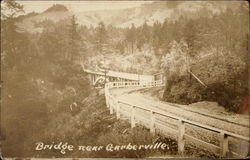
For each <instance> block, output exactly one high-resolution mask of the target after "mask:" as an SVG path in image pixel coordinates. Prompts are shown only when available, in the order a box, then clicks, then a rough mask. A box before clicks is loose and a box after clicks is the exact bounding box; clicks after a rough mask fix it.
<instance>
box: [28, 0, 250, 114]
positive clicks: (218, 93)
mask: <svg viewBox="0 0 250 160" xmlns="http://www.w3.org/2000/svg"><path fill="white" fill-rule="evenodd" d="M167 4H168V3H167ZM167 4H165V3H163V2H162V3H161V2H157V3H156V2H155V3H154V4H153V6H154V7H152V8H156V7H157V6H158V8H159V9H158V10H155V11H153V10H152V9H151V10H148V13H152V14H153V13H154V14H155V13H156V12H160V11H161V10H164V9H165V10H166V8H168V9H169V10H166V11H173V12H174V11H176V10H178V12H177V11H176V13H177V14H176V15H178V19H176V16H174V15H170V16H169V17H166V18H165V20H163V21H162V22H161V21H158V20H155V21H151V22H148V21H147V19H145V20H144V22H143V24H142V25H138V24H134V23H132V22H131V23H130V26H129V27H122V28H120V27H115V26H113V25H111V24H107V23H106V22H107V21H104V22H99V24H98V25H97V26H96V27H94V26H86V25H81V24H80V23H79V22H81V21H82V19H77V17H75V16H70V18H65V19H63V20H58V21H54V20H51V19H46V20H43V21H39V22H36V26H37V27H38V28H42V31H41V32H36V33H35V34H30V38H31V39H32V45H31V46H30V49H33V50H34V51H32V53H37V55H44V54H47V56H49V57H51V59H53V60H54V61H60V60H73V59H74V60H75V61H78V63H81V64H82V65H83V66H84V67H85V68H92V69H94V70H98V69H100V68H104V67H105V68H108V69H109V68H110V69H111V68H116V70H118V71H126V72H133V73H141V74H154V73H156V72H162V71H164V72H165V73H166V77H167V82H166V89H165V94H164V99H165V100H166V101H170V102H176V103H185V104H186V103H192V102H197V101H202V100H212V101H217V102H219V104H221V105H223V106H225V107H226V108H229V110H232V111H239V112H242V111H241V110H242V109H239V108H240V105H241V106H246V104H245V103H244V104H241V103H242V101H244V100H242V97H246V92H247V74H246V73H247V51H248V48H247V44H248V14H247V13H248V5H247V3H244V2H239V3H236V4H237V5H233V4H235V3H231V2H230V3H226V2H225V3H222V2H221V3H218V4H217V5H215V4H214V3H212V2H209V3H208V2H204V3H202V2H199V3H194V4H193V3H191V4H193V5H192V9H193V8H196V10H188V9H187V7H184V6H186V5H187V4H186V3H181V2H180V3H169V4H168V5H167ZM170 4H171V5H170ZM205 4H207V5H205ZM208 4H209V5H208ZM225 4H226V5H225ZM147 5H148V4H147ZM147 5H144V6H142V7H140V8H139V9H140V10H141V12H140V13H142V11H146V10H147ZM211 6H216V7H214V8H213V7H211ZM201 8H202V9H201ZM173 9H174V10H173ZM181 9H183V10H181ZM216 9H217V10H216ZM130 10H131V9H130ZM107 12H108V11H107ZM184 12H185V13H186V14H183V13H184ZM97 13H98V12H97ZM111 13H112V12H111ZM143 13H144V12H143ZM160 13H161V12H160ZM78 17H79V16H78ZM138 17H140V16H138ZM148 18H149V19H150V16H149V17H148ZM133 21H135V22H137V20H135V19H134V20H133ZM108 22H109V21H108ZM81 23H82V22H81ZM127 23H129V21H127ZM72 29H73V30H72ZM34 35H35V36H34ZM71 52H72V53H71ZM121 63H122V64H123V65H120V64H121ZM190 72H192V74H193V75H194V76H195V77H197V78H198V79H199V80H200V81H201V82H202V83H203V84H205V85H202V84H201V83H199V82H198V80H197V78H195V77H194V76H192V75H191V74H190ZM243 99H244V98H243ZM242 108H244V107H242ZM243 110H244V109H243Z"/></svg>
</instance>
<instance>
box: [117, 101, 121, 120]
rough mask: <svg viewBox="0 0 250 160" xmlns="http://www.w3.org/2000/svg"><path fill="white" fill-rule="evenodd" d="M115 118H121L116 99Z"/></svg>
mask: <svg viewBox="0 0 250 160" xmlns="http://www.w3.org/2000/svg"><path fill="white" fill-rule="evenodd" d="M116 105H117V106H116V119H120V118H121V114H120V105H119V101H117V103H116Z"/></svg>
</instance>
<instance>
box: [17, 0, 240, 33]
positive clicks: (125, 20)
mask: <svg viewBox="0 0 250 160" xmlns="http://www.w3.org/2000/svg"><path fill="white" fill-rule="evenodd" d="M238 4H239V3H234V2H222V1H220V2H216V3H215V2H212V1H211V2H210V1H209V2H208V1H205V2H204V1H202V2H201V1H195V2H190V1H188V2H187V1H159V2H152V3H148V4H142V5H141V6H139V7H133V8H126V9H114V10H108V9H107V10H95V11H84V12H76V13H74V12H73V11H69V10H68V8H67V7H65V6H64V5H61V4H55V5H53V6H51V7H49V8H48V9H47V10H45V11H44V12H42V13H40V14H34V16H32V15H30V16H28V17H27V18H25V16H24V18H23V20H22V21H21V22H20V23H19V25H21V26H22V27H23V28H26V29H27V28H28V29H29V31H32V30H33V31H38V30H37V29H36V27H34V23H35V22H41V21H43V20H46V19H48V20H51V21H54V22H57V21H59V20H62V19H67V18H69V17H70V16H73V15H75V16H76V19H77V22H78V24H80V25H85V26H94V27H95V26H97V25H98V23H99V22H100V21H102V22H104V23H105V25H113V26H115V27H120V28H126V27H130V26H131V25H132V24H134V25H135V26H136V27H138V26H141V25H143V24H144V23H145V22H146V23H147V24H148V25H153V24H154V23H155V22H160V23H163V22H164V20H165V19H167V20H168V21H173V22H174V21H177V20H178V19H179V18H180V17H185V18H188V19H190V18H191V19H196V18H199V17H201V16H212V15H214V14H219V13H221V12H222V11H224V10H225V9H226V8H227V7H229V8H230V7H231V8H233V7H232V6H235V5H238ZM28 15H29V14H28ZM39 30H40V29H39Z"/></svg>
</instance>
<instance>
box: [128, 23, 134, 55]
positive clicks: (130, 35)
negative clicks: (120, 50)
mask: <svg viewBox="0 0 250 160" xmlns="http://www.w3.org/2000/svg"><path fill="white" fill-rule="evenodd" d="M126 40H127V42H128V44H129V45H130V46H131V53H134V47H135V42H136V28H135V25H134V23H132V25H131V28H129V29H128V31H127V33H126Z"/></svg>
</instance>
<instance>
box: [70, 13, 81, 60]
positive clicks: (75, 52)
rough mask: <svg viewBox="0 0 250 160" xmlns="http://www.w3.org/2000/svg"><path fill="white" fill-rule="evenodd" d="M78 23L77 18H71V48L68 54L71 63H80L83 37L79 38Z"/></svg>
mask: <svg viewBox="0 0 250 160" xmlns="http://www.w3.org/2000/svg"><path fill="white" fill-rule="evenodd" d="M77 25H78V24H77V23H76V18H75V16H72V17H71V20H70V25H69V30H68V36H69V46H68V49H69V50H68V52H69V56H70V60H71V62H78V63H79V61H80V53H79V52H80V46H79V43H80V40H81V37H80V36H79V33H78V31H77Z"/></svg>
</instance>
